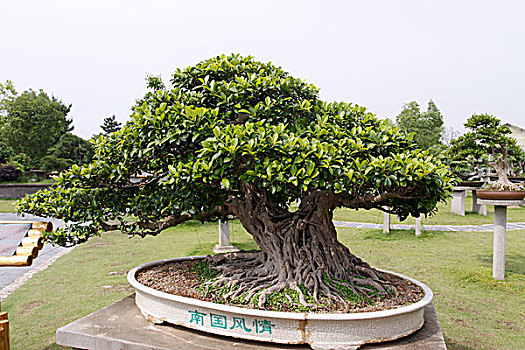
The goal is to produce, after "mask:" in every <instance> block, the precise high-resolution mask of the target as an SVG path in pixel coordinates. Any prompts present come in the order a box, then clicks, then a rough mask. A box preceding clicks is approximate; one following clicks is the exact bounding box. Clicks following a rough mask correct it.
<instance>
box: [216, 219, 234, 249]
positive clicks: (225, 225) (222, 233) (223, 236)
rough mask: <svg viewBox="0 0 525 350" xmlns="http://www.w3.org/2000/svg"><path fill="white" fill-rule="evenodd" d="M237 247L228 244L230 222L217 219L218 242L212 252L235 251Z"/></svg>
mask: <svg viewBox="0 0 525 350" xmlns="http://www.w3.org/2000/svg"><path fill="white" fill-rule="evenodd" d="M238 250H239V249H237V248H235V247H234V246H232V245H231V244H230V222H229V221H228V220H226V221H222V220H219V244H217V245H216V246H215V247H214V248H213V252H214V253H227V252H236V251H238Z"/></svg>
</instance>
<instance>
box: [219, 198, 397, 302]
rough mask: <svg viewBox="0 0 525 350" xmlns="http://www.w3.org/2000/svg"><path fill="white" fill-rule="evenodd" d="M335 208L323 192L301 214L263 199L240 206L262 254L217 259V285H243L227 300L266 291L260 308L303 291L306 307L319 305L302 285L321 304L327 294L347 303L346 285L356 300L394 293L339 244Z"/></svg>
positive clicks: (305, 202)
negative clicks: (269, 299)
mask: <svg viewBox="0 0 525 350" xmlns="http://www.w3.org/2000/svg"><path fill="white" fill-rule="evenodd" d="M332 204H333V203H330V200H329V198H323V194H322V193H321V192H318V193H316V194H314V195H311V196H308V197H306V198H304V199H303V201H302V203H301V205H300V207H299V209H298V210H297V211H296V212H289V211H288V210H286V209H283V208H281V207H278V206H275V205H272V203H269V202H268V201H265V200H260V198H257V197H252V198H250V200H248V201H247V202H246V203H244V205H243V206H241V207H239V208H240V209H239V211H238V212H237V213H236V215H237V217H238V219H239V220H240V221H241V223H242V224H243V226H244V227H245V228H246V229H247V230H248V232H249V233H251V234H252V236H253V238H254V239H255V241H256V243H257V244H258V245H259V247H260V248H261V250H260V251H250V252H240V253H232V254H225V255H219V256H215V257H213V258H212V260H213V261H214V262H216V263H218V265H219V266H218V267H217V269H218V270H219V271H220V272H221V277H220V278H219V279H218V280H217V281H216V282H215V284H216V285H220V284H229V285H232V286H233V285H238V286H239V288H237V289H235V290H234V291H232V292H231V293H228V294H227V295H225V298H235V297H238V296H240V295H242V294H243V293H247V294H246V299H247V300H249V299H250V298H251V297H252V296H253V295H255V293H257V292H260V291H262V292H261V293H260V295H259V298H258V306H259V307H263V306H264V303H265V301H266V296H267V295H268V294H270V293H272V292H275V291H280V290H282V289H284V288H285V287H289V288H291V289H294V290H296V291H297V292H299V295H300V301H301V304H303V305H308V306H312V307H315V306H314V305H309V304H308V303H307V302H306V298H305V295H304V293H303V290H304V288H303V289H301V288H300V286H304V287H306V290H308V293H307V294H309V295H310V296H312V297H313V298H314V299H315V300H316V301H318V300H319V298H320V296H322V297H323V298H325V300H329V301H332V302H338V303H343V304H344V303H346V301H345V298H344V297H342V296H341V293H340V289H341V287H344V288H345V289H346V291H351V292H352V293H353V294H355V297H356V298H368V297H370V296H372V295H377V294H378V293H379V294H380V295H385V294H387V293H388V292H389V291H391V290H392V289H393V287H391V286H390V285H389V284H388V282H386V281H384V280H382V279H381V278H380V276H378V275H380V274H379V273H377V272H376V271H375V270H374V269H373V268H371V267H370V266H369V265H368V264H367V263H365V262H364V261H362V260H361V259H359V258H358V257H356V256H355V255H353V254H352V253H351V252H350V250H349V249H348V248H347V247H346V246H344V245H343V244H342V243H340V242H339V241H338V239H337V232H336V230H335V227H334V225H333V223H332Z"/></svg>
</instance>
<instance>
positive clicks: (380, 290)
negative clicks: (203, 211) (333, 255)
mask: <svg viewBox="0 0 525 350" xmlns="http://www.w3.org/2000/svg"><path fill="white" fill-rule="evenodd" d="M208 262H209V263H212V264H213V265H215V264H217V265H216V266H215V268H216V270H217V271H218V272H219V275H218V276H217V277H216V278H215V279H214V280H213V281H210V282H208V287H210V286H213V287H225V288H226V289H227V290H228V292H226V293H225V294H223V296H222V298H223V299H224V301H226V302H227V301H232V300H237V301H239V298H242V302H243V303H252V304H254V305H257V306H258V307H259V308H261V309H264V308H265V305H266V302H267V298H268V296H269V295H270V294H272V293H274V292H281V291H283V290H284V289H285V288H289V289H291V290H294V291H295V292H297V295H298V301H297V300H296V301H295V302H293V301H292V298H291V297H290V296H289V295H287V294H284V295H285V297H286V298H287V299H288V301H289V302H290V303H295V304H297V305H300V306H303V307H308V308H310V309H313V310H316V309H318V308H319V307H320V305H321V304H323V305H325V306H326V305H329V304H339V305H343V306H344V305H347V308H348V307H350V306H349V305H348V304H349V303H350V302H349V300H348V295H349V293H350V294H353V295H354V298H353V299H354V301H353V302H355V300H359V299H367V298H368V299H370V298H373V297H377V296H386V295H387V294H389V293H391V292H393V291H395V289H394V287H392V286H391V285H390V283H389V282H388V281H386V280H384V279H382V278H381V277H380V276H379V275H378V272H377V271H376V270H374V269H373V268H371V267H370V266H368V265H366V264H365V263H363V264H362V265H359V266H357V267H356V266H353V267H350V268H349V267H346V268H345V267H343V266H342V265H341V266H339V268H338V269H337V270H336V271H335V273H334V272H333V271H329V270H328V269H322V268H319V267H317V268H316V269H315V271H312V266H314V265H315V264H310V265H307V266H305V265H302V266H300V267H299V268H295V269H293V267H292V266H290V264H283V265H282V266H277V264H272V263H271V262H270V261H267V260H266V261H265V255H264V253H262V252H261V251H250V252H246V253H243V252H236V253H229V254H228V253H227V254H220V255H216V256H210V257H208ZM301 285H302V286H304V287H300V286H301ZM343 289H344V292H342V290H343ZM254 296H257V299H256V300H253V297H254ZM308 297H310V301H312V299H313V300H314V301H315V303H314V302H308V301H307V299H308Z"/></svg>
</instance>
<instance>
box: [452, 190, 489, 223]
mask: <svg viewBox="0 0 525 350" xmlns="http://www.w3.org/2000/svg"><path fill="white" fill-rule="evenodd" d="M478 189H479V188H478V187H468V186H456V187H454V191H453V192H452V204H451V208H450V211H451V212H452V213H454V214H458V215H461V216H465V197H466V194H467V191H472V211H473V212H474V213H478V214H481V215H487V206H486V205H483V204H479V202H478V201H477V199H478V196H477V192H476V191H477V190H478Z"/></svg>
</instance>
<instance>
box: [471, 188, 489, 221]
mask: <svg viewBox="0 0 525 350" xmlns="http://www.w3.org/2000/svg"><path fill="white" fill-rule="evenodd" d="M472 211H473V212H474V213H476V214H480V215H484V216H487V205H486V204H479V203H478V193H477V191H476V190H472Z"/></svg>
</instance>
